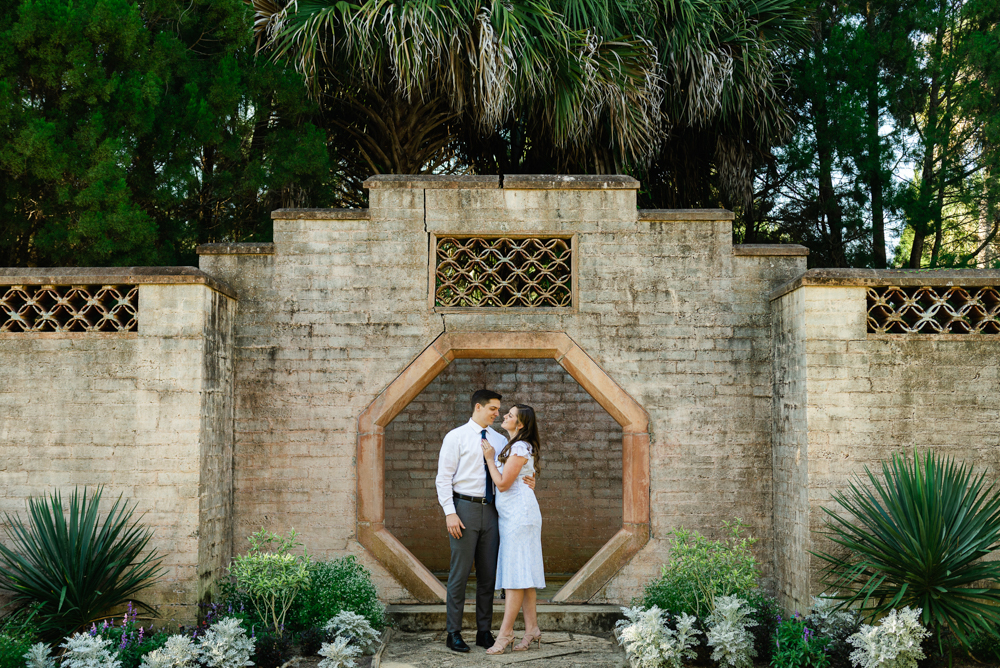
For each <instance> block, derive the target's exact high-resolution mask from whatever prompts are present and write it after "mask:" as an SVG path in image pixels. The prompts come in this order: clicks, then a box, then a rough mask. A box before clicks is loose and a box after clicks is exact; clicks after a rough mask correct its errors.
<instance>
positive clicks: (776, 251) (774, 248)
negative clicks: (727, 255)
mask: <svg viewBox="0 0 1000 668" xmlns="http://www.w3.org/2000/svg"><path fill="white" fill-rule="evenodd" d="M733 255H736V256H743V257H746V256H755V255H761V256H767V255H770V256H806V255H809V249H808V248H806V247H805V246H800V245H799V244H733Z"/></svg>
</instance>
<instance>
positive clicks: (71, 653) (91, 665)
mask: <svg viewBox="0 0 1000 668" xmlns="http://www.w3.org/2000/svg"><path fill="white" fill-rule="evenodd" d="M112 644H113V643H112V642H111V641H110V640H105V639H104V638H102V637H101V636H100V635H95V636H91V635H88V634H86V633H74V634H73V635H72V636H71V637H69V638H67V639H66V642H64V643H63V644H62V645H59V646H60V647H62V648H63V649H64V650H66V652H65V653H64V654H63V657H62V662H61V664H60V666H61V668H121V665H122V662H121V661H119V660H118V656H117V655H116V654H112V653H111V652H109V651H108V647H110V646H111V645H112Z"/></svg>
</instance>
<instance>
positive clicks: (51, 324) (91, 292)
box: [0, 285, 139, 332]
mask: <svg viewBox="0 0 1000 668" xmlns="http://www.w3.org/2000/svg"><path fill="white" fill-rule="evenodd" d="M0 294H2V295H3V296H2V297H0V332H134V331H136V330H137V329H138V310H139V288H138V287H137V286H135V285H10V286H0Z"/></svg>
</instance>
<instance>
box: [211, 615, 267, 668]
mask: <svg viewBox="0 0 1000 668" xmlns="http://www.w3.org/2000/svg"><path fill="white" fill-rule="evenodd" d="M198 651H199V653H200V654H201V663H202V664H203V665H204V666H206V667H207V668H243V666H252V665H253V662H252V661H250V654H251V653H252V652H253V641H252V640H250V638H247V633H246V631H245V630H244V629H243V627H242V626H240V620H238V619H236V618H235V617H226V618H225V619H222V620H220V621H218V622H216V623H215V624H212V626H210V627H209V629H208V631H206V632H205V635H203V636H202V637H201V639H200V643H199V646H198Z"/></svg>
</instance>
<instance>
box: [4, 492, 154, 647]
mask: <svg viewBox="0 0 1000 668" xmlns="http://www.w3.org/2000/svg"><path fill="white" fill-rule="evenodd" d="M102 492H103V488H102V487H98V488H97V491H96V492H94V493H93V495H92V496H90V497H88V494H87V489H86V488H84V489H83V492H80V491H78V490H74V492H73V494H72V496H70V499H69V508H65V507H64V506H63V502H62V497H61V496H60V494H59V492H53V493H52V494H50V495H49V496H48V497H42V498H31V499H29V500H28V524H27V525H25V524H24V523H23V522H22V521H21V520H20V518H18V517H16V516H14V517H12V516H10V515H6V523H7V525H8V526H7V535H8V536H9V537H10V542H9V545H10V546H9V547H8V546H5V545H4V544H2V543H0V589H5V590H7V591H9V592H11V594H13V596H12V598H13V602H14V604H15V605H18V604H19V605H22V606H30V605H33V604H36V603H37V604H38V606H39V614H38V616H37V617H36V619H37V632H38V633H39V634H40V635H41V636H42V637H44V638H47V639H55V638H61V637H64V636H66V635H69V634H70V633H72V632H73V631H77V630H80V629H82V628H85V627H87V626H89V625H90V624H91V623H93V622H94V621H95V620H100V619H104V618H106V617H107V615H108V614H109V613H111V612H112V611H113V610H114V609H116V608H120V607H121V606H123V605H124V604H125V603H126V602H127V601H130V600H132V601H134V600H135V599H134V596H135V594H136V593H137V592H139V591H141V590H143V589H145V588H146V587H149V586H150V585H151V584H153V582H154V581H155V579H156V578H158V577H159V576H160V575H161V574H162V573H164V572H165V571H164V570H163V569H162V568H161V567H160V563H161V559H160V558H159V556H158V555H157V554H156V550H149V551H147V550H146V548H147V546H148V544H149V541H150V539H151V538H152V537H153V534H152V532H151V531H150V530H149V529H146V528H144V527H142V526H141V525H140V524H139V522H138V520H135V521H133V519H132V517H133V514H134V512H135V507H134V506H133V507H132V508H129V507H128V504H127V503H125V502H123V501H122V497H121V496H119V497H118V499H117V500H116V501H115V502H114V503H113V504H112V506H111V508H110V509H109V510H108V513H107V515H106V517H105V518H104V519H103V521H102V520H101V517H100V515H99V513H98V506H99V504H100V500H101V494H102ZM135 602H136V603H137V604H138V605H140V606H142V607H143V608H146V609H147V610H150V611H152V610H151V608H149V606H147V605H146V604H145V603H142V602H141V601H135Z"/></svg>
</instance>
